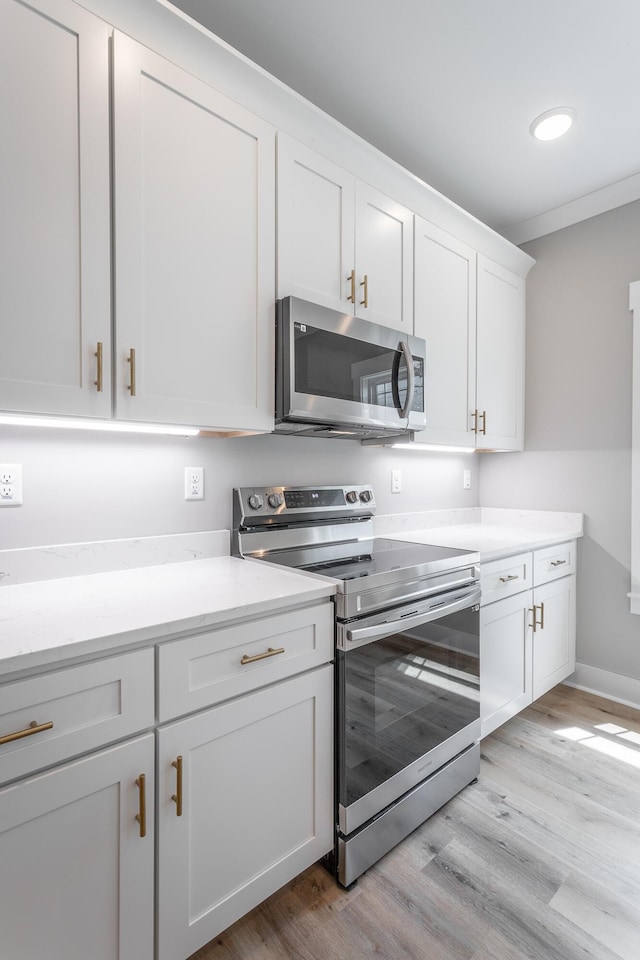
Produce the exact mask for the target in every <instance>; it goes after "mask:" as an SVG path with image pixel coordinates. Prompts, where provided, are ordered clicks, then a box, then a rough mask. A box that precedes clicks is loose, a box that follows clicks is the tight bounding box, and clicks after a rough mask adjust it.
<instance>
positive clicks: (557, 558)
mask: <svg viewBox="0 0 640 960" xmlns="http://www.w3.org/2000/svg"><path fill="white" fill-rule="evenodd" d="M575 572H576V541H575V540H571V541H570V543H559V544H557V545H556V546H554V547H545V548H544V550H536V551H535V552H534V554H533V583H534V586H536V587H537V586H539V585H540V584H542V583H549V581H550V580H557V579H558V577H566V576H567V575H568V574H570V573H575Z"/></svg>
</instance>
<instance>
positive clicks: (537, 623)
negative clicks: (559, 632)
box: [529, 603, 544, 633]
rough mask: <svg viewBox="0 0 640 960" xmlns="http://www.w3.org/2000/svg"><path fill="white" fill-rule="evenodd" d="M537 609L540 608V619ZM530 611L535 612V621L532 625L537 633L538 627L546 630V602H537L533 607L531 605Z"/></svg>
mask: <svg viewBox="0 0 640 960" xmlns="http://www.w3.org/2000/svg"><path fill="white" fill-rule="evenodd" d="M537 610H540V619H539V620H538V614H537V613H536V611H537ZM529 612H530V613H532V614H533V623H532V624H530V626H531V627H532V629H533V632H534V633H536V631H537V629H538V627H540V629H541V630H544V603H541V604H540V605H539V606H538V605H537V604H535V605H534V606H533V607H529Z"/></svg>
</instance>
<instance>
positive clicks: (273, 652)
mask: <svg viewBox="0 0 640 960" xmlns="http://www.w3.org/2000/svg"><path fill="white" fill-rule="evenodd" d="M279 653H284V647H268V648H267V650H265V652H264V653H256V654H255V655H254V656H253V657H248V656H247V655H246V653H245V655H244V657H243V658H242V660H241V661H240V664H241V666H243V667H245V666H246V665H247V664H248V663H255V662H256V660H266V659H267V657H277V655H278V654H279Z"/></svg>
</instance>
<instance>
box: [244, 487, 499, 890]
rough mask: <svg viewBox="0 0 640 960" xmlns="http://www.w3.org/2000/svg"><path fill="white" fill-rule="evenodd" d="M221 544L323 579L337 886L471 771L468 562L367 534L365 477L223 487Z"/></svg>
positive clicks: (475, 692)
mask: <svg viewBox="0 0 640 960" xmlns="http://www.w3.org/2000/svg"><path fill="white" fill-rule="evenodd" d="M233 506H234V521H233V528H234V529H233V552H234V554H235V555H237V556H242V557H249V558H255V559H260V560H264V561H268V562H270V563H277V564H280V565H283V566H286V567H290V568H293V569H295V570H303V571H309V572H311V573H314V574H316V575H321V576H325V577H328V578H330V579H331V580H332V581H333V582H334V583H335V584H336V597H335V606H336V844H335V853H334V857H333V860H332V863H333V865H334V868H335V872H336V876H337V879H338V881H339V882H340V883H341V884H342V885H343V886H345V887H348V886H350V885H351V884H352V883H353V882H354V881H355V880H356V879H357V878H358V877H359V876H360V874H362V873H363V872H364V871H365V870H366V869H368V868H369V867H370V866H371V865H372V864H373V863H375V862H376V861H377V860H378V859H379V858H380V857H381V856H383V854H385V853H387V852H388V851H389V850H390V849H391V848H392V847H394V846H395V845H396V844H397V843H398V842H399V841H400V840H402V839H403V838H404V837H406V836H407V835H408V834H409V833H411V831H412V830H414V829H415V828H416V827H417V826H418V825H419V824H421V823H423V822H424V820H426V819H427V818H428V817H429V816H431V814H432V813H434V812H435V811H436V810H437V809H439V808H440V807H441V806H442V805H443V804H444V803H446V802H447V801H448V800H449V799H451V797H453V796H454V795H455V794H456V793H458V791H459V790H461V789H462V788H463V787H465V786H466V785H467V784H469V783H470V782H471V781H473V780H474V779H475V778H476V777H477V775H478V771H479V766H480V748H479V738H480V659H479V657H480V642H479V632H480V631H479V603H480V586H479V568H478V564H479V556H478V554H477V553H473V552H471V551H468V550H457V549H452V548H449V547H440V546H432V545H426V544H414V543H406V542H404V541H398V540H393V539H387V538H382V537H376V536H374V532H373V513H374V510H375V498H374V494H373V490H372V488H371V486H370V485H368V484H366V485H358V484H351V485H347V486H321V487H308V486H305V487H286V486H281V487H247V488H242V489H236V490H234V503H233Z"/></svg>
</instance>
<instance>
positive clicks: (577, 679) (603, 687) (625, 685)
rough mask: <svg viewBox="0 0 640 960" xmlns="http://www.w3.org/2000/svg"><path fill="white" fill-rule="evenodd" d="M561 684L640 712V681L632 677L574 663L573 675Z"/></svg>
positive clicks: (585, 664)
mask: <svg viewBox="0 0 640 960" xmlns="http://www.w3.org/2000/svg"><path fill="white" fill-rule="evenodd" d="M563 683H566V684H567V685H568V686H569V687H576V688H577V689H578V690H584V691H585V692H586V693H595V694H597V695H598V696H599V697H606V698H607V699H608V700H615V701H616V703H623V704H625V706H627V707H635V709H636V710H640V680H635V679H634V678H633V677H623V676H622V675H621V674H619V673H611V672H610V671H609V670H601V669H600V668H599V667H590V666H589V665H588V664H587V663H576V669H575V673H572V674H571V676H570V677H568V678H567V679H566V680H564V681H563Z"/></svg>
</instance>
